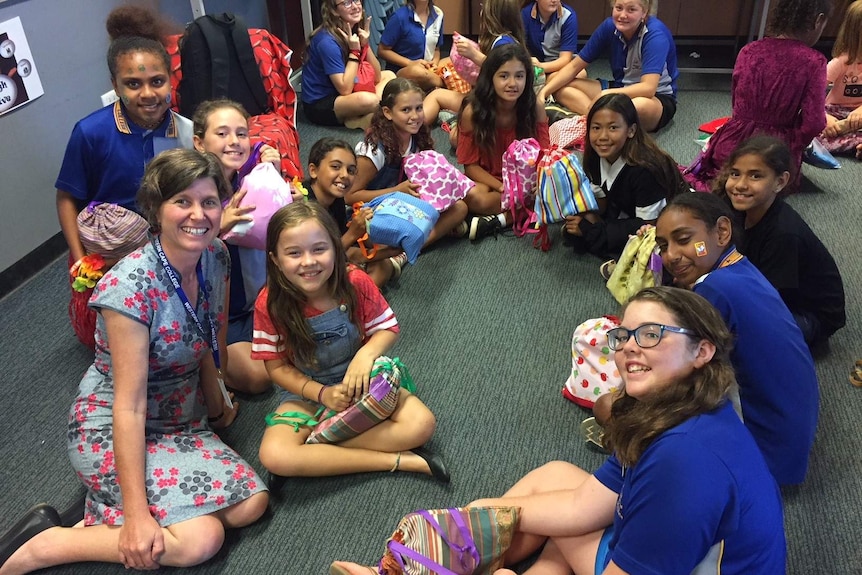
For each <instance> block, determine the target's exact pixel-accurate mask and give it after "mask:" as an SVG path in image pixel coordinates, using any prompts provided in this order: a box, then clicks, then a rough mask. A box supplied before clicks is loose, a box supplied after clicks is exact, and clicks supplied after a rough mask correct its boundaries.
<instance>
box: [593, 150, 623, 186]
mask: <svg viewBox="0 0 862 575" xmlns="http://www.w3.org/2000/svg"><path fill="white" fill-rule="evenodd" d="M625 165H626V161H625V160H624V159H623V157H622V155H620V157H619V158H617V161H616V162H614V163H613V164H611V163H610V162H608V161H607V160H606V159H604V158H599V177H600V178H601V185H602V188H603V189H604V190H605V192H607V191H608V190H610V189H611V187H613V185H614V182H615V181H616V180H617V176H619V175H620V172H622V171H623V168H624V167H625Z"/></svg>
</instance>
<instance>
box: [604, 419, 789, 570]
mask: <svg viewBox="0 0 862 575" xmlns="http://www.w3.org/2000/svg"><path fill="white" fill-rule="evenodd" d="M594 475H595V477H596V479H597V480H598V481H599V482H600V483H601V484H602V485H604V486H605V487H607V488H608V489H610V490H611V491H613V492H614V493H617V494H618V499H617V504H616V508H615V512H614V534H613V536H612V537H611V540H610V544H609V548H610V559H611V560H612V561H613V562H614V563H615V564H616V565H618V566H619V567H620V569H622V570H623V571H625V572H626V573H642V574H653V575H689V574H691V573H698V574H699V575H700V574H702V575H708V574H710V575H718V574H719V573H720V574H721V575H748V574H751V573H761V574H765V573H769V574H771V575H774V574H778V573H781V574H783V573H784V569H785V567H784V563H785V560H786V553H787V552H786V542H785V537H784V524H783V518H782V509H781V496H780V493H779V491H778V487H777V486H776V485H775V480H774V479H773V478H772V476H771V475H770V474H769V470H768V469H767V466H766V463H765V462H764V461H763V455H761V453H760V452H759V451H758V449H757V445H755V443H754V441H753V440H752V438H751V434H750V433H749V432H748V430H746V429H745V427H744V426H743V424H742V422H741V421H740V420H739V417H738V416H737V415H736V412H734V410H733V407H732V406H731V405H730V402H727V403H726V404H725V405H724V406H722V407H719V408H717V409H716V410H714V411H711V412H708V413H704V414H701V415H697V416H695V417H692V418H690V419H687V420H686V421H684V422H682V423H680V424H679V425H677V426H676V427H673V428H671V429H669V430H667V431H665V432H664V433H662V434H661V435H659V436H658V437H657V438H656V439H655V440H654V441H653V442H652V443H651V444H650V445H649V446H648V447H647V448H646V450H645V451H644V452H643V454H641V456H640V458H639V459H638V461H637V462H636V463H635V464H634V465H633V466H631V467H623V466H621V465H620V462H619V461H618V460H617V459H616V457H611V458H609V459H608V460H607V462H606V463H605V464H604V465H602V466H601V467H600V468H599V469H598V470H596V472H595V474H594Z"/></svg>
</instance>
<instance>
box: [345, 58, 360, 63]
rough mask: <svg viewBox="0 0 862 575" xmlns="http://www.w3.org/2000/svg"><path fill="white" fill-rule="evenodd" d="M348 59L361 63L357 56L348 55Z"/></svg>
mask: <svg viewBox="0 0 862 575" xmlns="http://www.w3.org/2000/svg"><path fill="white" fill-rule="evenodd" d="M347 61H348V62H356V63H357V64H359V58H357V57H356V56H348V57H347Z"/></svg>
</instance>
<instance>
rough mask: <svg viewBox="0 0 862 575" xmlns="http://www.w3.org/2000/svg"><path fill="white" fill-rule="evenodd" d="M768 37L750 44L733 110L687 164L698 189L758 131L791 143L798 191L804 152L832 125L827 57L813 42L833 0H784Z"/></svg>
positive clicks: (742, 55) (736, 76)
mask: <svg viewBox="0 0 862 575" xmlns="http://www.w3.org/2000/svg"><path fill="white" fill-rule="evenodd" d="M773 4H774V5H773V6H772V12H771V13H770V16H769V21H768V26H767V31H768V34H769V35H768V37H766V38H763V39H761V40H757V41H756V42H752V43H751V44H748V45H747V46H745V47H744V48H743V49H742V50H741V51H740V52H739V56H737V58H736V65H735V66H734V67H733V92H732V101H733V114H732V115H731V118H730V120H729V121H728V122H727V123H726V124H725V125H724V126H722V127H721V128H719V130H718V131H717V132H716V133H715V134H714V135H713V136H712V137H711V138H710V140H709V145H708V146H707V148H706V150H705V151H704V152H703V154H702V155H701V156H699V157H698V158H696V159H695V161H694V162H693V163H692V164H691V165H690V166H689V167H688V169H687V170H686V172H687V173H686V179H687V180H688V181H689V183H690V184H692V186H693V187H694V188H696V189H697V190H698V191H709V189H710V186H711V182H712V180H713V179H715V178H716V177H717V176H718V175H719V172H720V171H721V167H722V166H723V165H724V163H725V162H726V161H727V158H728V156H730V153H731V152H732V151H733V150H734V149H735V148H736V147H737V146H738V145H739V144H740V143H742V142H743V141H745V140H747V139H748V138H750V137H751V136H754V135H756V134H763V135H768V136H775V137H776V138H779V139H781V140H784V142H785V143H786V144H787V147H788V148H790V153H791V155H792V158H793V169H792V171H791V177H790V182H789V184H788V185H787V187H786V188H785V193H792V192H794V191H798V188H799V179H800V167H801V165H802V152H803V151H804V150H805V148H806V147H807V146H808V145H809V144H810V143H811V140H813V139H814V138H815V137H816V136H818V135H819V134H820V133H821V132H822V131H823V129H824V128H825V127H826V114H825V113H824V110H825V106H826V58H825V57H824V56H823V54H821V53H820V52H818V51H817V50H815V49H814V48H812V47H811V46H813V45H814V43H815V42H817V40H818V39H819V38H820V34H821V33H822V32H823V28H824V27H825V26H826V22H827V21H828V20H829V16H830V15H831V14H832V0H779V1H777V2H774V3H773Z"/></svg>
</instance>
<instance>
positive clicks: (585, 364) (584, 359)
mask: <svg viewBox="0 0 862 575" xmlns="http://www.w3.org/2000/svg"><path fill="white" fill-rule="evenodd" d="M619 326H620V321H619V320H618V319H617V318H616V317H614V316H612V315H606V316H603V317H597V318H592V319H588V320H586V321H585V322H583V323H581V324H580V325H579V326H578V327H576V328H575V331H574V333H573V334H572V372H571V374H569V378H568V379H567V380H566V383H565V384H564V385H563V397H565V398H566V399H568V400H569V401H571V402H573V403H576V404H578V405H580V406H581V407H586V408H587V409H592V408H593V405H595V403H596V400H597V399H598V398H599V397H601V396H603V395H604V394H606V393H612V392H614V391H616V390H617V389H619V388H620V387H622V385H623V380H622V377H620V372H619V370H618V369H617V364H616V362H614V352H612V351H611V348H610V347H608V330H610V329H613V328H615V327H619Z"/></svg>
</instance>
